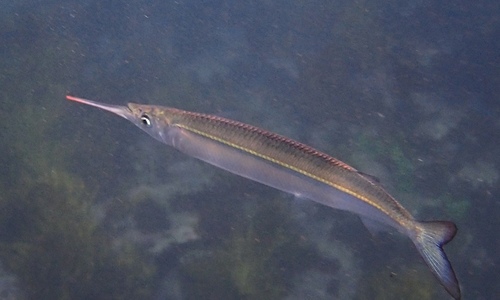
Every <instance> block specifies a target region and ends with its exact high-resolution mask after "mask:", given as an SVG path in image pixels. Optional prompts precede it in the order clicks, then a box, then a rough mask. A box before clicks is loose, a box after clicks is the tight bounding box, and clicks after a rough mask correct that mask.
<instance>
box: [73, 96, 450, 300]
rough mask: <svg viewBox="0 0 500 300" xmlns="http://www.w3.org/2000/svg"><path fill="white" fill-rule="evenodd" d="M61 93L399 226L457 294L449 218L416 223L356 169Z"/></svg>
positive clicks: (200, 122)
mask: <svg viewBox="0 0 500 300" xmlns="http://www.w3.org/2000/svg"><path fill="white" fill-rule="evenodd" d="M66 98H67V99H68V100H72V101H76V102H80V103H84V104H88V105H91V106H95V107H98V108H101V109H104V110H107V111H110V112H112V113H115V114H117V115H119V116H121V117H123V118H125V119H127V120H129V121H131V122H132V123H134V124H135V125H137V126H138V127H140V128H141V129H142V130H144V131H146V132H147V133H148V134H150V135H151V136H152V137H154V138H155V139H157V140H159V141H160V142H162V143H165V144H167V145H170V146H172V147H174V148H176V149H178V150H180V151H181V152H184V153H186V154H187V155H190V156H193V157H196V158H198V159H200V160H203V161H205V162H207V163H210V164H212V165H215V166H217V167H219V168H222V169H224V170H227V171H229V172H232V173H234V174H237V175H240V176H243V177H246V178H248V179H251V180H254V181H257V182H260V183H263V184H265V185H268V186H271V187H274V188H276V189H279V190H282V191H285V192H288V193H291V194H294V195H296V196H300V197H305V198H308V199H310V200H313V201H316V202H318V203H321V204H324V205H326V206H330V207H333V208H337V209H341V210H346V211H350V212H353V213H355V214H357V215H359V216H360V217H361V218H362V219H365V220H372V221H375V222H380V223H383V224H387V225H389V226H391V227H393V228H395V229H397V230H398V231H399V232H401V233H402V234H405V235H407V236H408V237H409V238H410V239H411V240H412V241H413V243H414V244H415V246H416V247H417V249H418V250H419V252H420V254H421V255H422V257H423V258H424V260H425V262H426V263H427V265H428V266H429V268H430V269H431V271H432V272H433V274H434V275H435V276H436V277H437V278H438V280H439V281H440V283H441V284H442V285H443V286H444V287H445V289H446V290H447V291H448V293H449V294H450V295H451V296H452V297H453V298H455V299H460V287H459V284H458V280H457V278H456V276H455V273H454V271H453V268H452V267H451V264H450V262H449V261H448V259H447V257H446V254H445V253H444V251H443V249H442V246H443V245H444V244H446V243H448V242H449V241H451V240H452V239H453V237H454V236H455V233H456V231H457V229H456V226H455V224H453V223H452V222H448V221H432V222H419V221H416V220H415V219H414V218H413V217H412V216H411V214H410V213H409V212H408V211H407V210H406V209H405V208H404V207H403V206H402V205H401V204H399V203H398V202H397V201H396V200H395V199H394V198H393V197H392V196H391V195H389V194H388V193H387V192H386V191H385V190H384V189H383V188H382V187H381V186H380V185H379V184H378V183H377V182H376V181H374V180H372V179H371V178H370V177H369V176H366V175H365V174H363V173H361V172H359V171H358V170H356V169H355V168H353V167H351V166H349V165H347V164H345V163H343V162H341V161H339V160H337V159H335V158H333V157H331V156H329V155H327V154H325V153H323V152H320V151H318V150H316V149H314V148H311V147H309V146H307V145H304V144H302V143H300V142H297V141H294V140H292V139H289V138H286V137H284V136H281V135H279V134H276V133H272V132H269V131H266V130H263V129H260V128H257V127H254V126H252V125H248V124H244V123H241V122H237V121H233V120H229V119H225V118H221V117H217V116H213V115H208V114H201V113H194V112H188V111H184V110H179V109H175V108H168V107H162V106H154V105H140V104H134V103H129V104H128V106H116V105H107V104H102V103H98V102H95V101H91V100H86V99H81V98H76V97H73V96H67V97H66Z"/></svg>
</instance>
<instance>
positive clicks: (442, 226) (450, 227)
mask: <svg viewBox="0 0 500 300" xmlns="http://www.w3.org/2000/svg"><path fill="white" fill-rule="evenodd" d="M419 224H420V229H421V230H419V231H418V233H417V235H416V236H415V238H414V239H413V243H414V244H415V246H416V247H417V249H418V251H419V252H420V255H422V257H423V258H424V260H425V262H426V263H427V265H428V266H429V268H430V269H431V271H432V273H433V274H434V275H435V276H436V277H437V278H438V279H439V281H440V282H441V284H442V285H443V286H444V288H445V289H446V291H448V293H449V294H450V295H451V296H452V297H453V298H455V299H460V286H459V285H458V280H457V277H456V276H455V272H454V271H453V268H452V267H451V264H450V261H449V260H448V258H447V257H446V253H444V250H443V245H445V244H446V243H448V242H449V241H451V240H452V239H453V237H454V236H455V233H456V232H457V227H456V226H455V224H454V223H452V222H447V221H433V222H420V223H419Z"/></svg>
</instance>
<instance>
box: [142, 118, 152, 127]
mask: <svg viewBox="0 0 500 300" xmlns="http://www.w3.org/2000/svg"><path fill="white" fill-rule="evenodd" d="M141 121H142V124H144V125H146V126H148V127H149V126H151V120H149V117H148V116H146V115H143V116H142V117H141Z"/></svg>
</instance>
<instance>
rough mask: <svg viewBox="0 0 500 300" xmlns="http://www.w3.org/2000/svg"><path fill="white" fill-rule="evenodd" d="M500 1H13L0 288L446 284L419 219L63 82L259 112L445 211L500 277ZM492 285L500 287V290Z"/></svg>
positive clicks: (483, 274) (493, 278) (205, 291)
mask: <svg viewBox="0 0 500 300" xmlns="http://www.w3.org/2000/svg"><path fill="white" fill-rule="evenodd" d="M499 12H500V2H498V1H494V0H491V1H487V0H479V1H472V2H471V1H465V0H459V1H453V2H450V1H442V0H437V1H431V0H416V1H394V0H389V1H376V0H359V1H352V0H351V1H345V0H339V1H336V0H333V1H332V0H309V1H299V0H293V1H284V0H274V1H268V0H254V1H223V0H218V1H194V0H192V1H188V0H185V1H183V0H177V1H159V0H152V1H145V0H138V1H95V0H94V1H71V0H70V1H56V0H54V1H33V0H31V1H26V0H18V1H6V0H0V101H1V106H0V153H1V155H0V170H1V172H0V189H1V192H0V299H290V300H291V299H449V298H451V297H449V295H447V293H446V291H445V290H444V288H442V287H441V286H440V285H439V283H438V281H437V280H436V279H435V278H434V277H433V275H432V274H431V272H430V271H429V269H428V268H427V266H426V265H425V263H424V262H423V260H422V259H421V258H420V257H419V254H418V252H417V251H416V249H415V248H414V246H413V245H412V243H411V242H410V240H409V239H407V238H405V237H404V236H402V235H399V234H392V233H391V232H390V233H383V234H380V235H376V236H372V235H371V234H370V233H369V232H368V231H367V230H366V229H365V228H364V227H363V225H362V223H361V222H360V221H359V219H358V218H357V217H356V216H355V215H353V214H350V213H346V212H341V211H337V210H334V209H331V208H328V207H325V206H321V205H319V204H315V203H314V202H312V201H309V200H304V199H298V198H294V197H293V196H291V195H287V194H284V193H282V192H279V191H276V190H273V189H271V188H268V187H266V186H263V185H260V184H257V183H254V182H251V181H249V180H246V179H243V178H240V177H237V176H235V175H232V174H230V173H227V172H224V171H221V170H218V169H216V168H214V167H212V166H209V165H207V164H205V163H202V162H199V161H197V160H195V159H193V158H190V157H187V156H185V155H183V154H181V153H179V152H177V151H176V150H174V149H172V148H169V147H167V146H165V145H162V144H160V143H158V142H157V141H155V140H154V139H152V138H150V137H149V136H148V135H146V134H144V133H143V132H142V131H141V130H138V129H137V128H135V127H134V125H132V124H131V123H128V122H127V121H125V120H123V119H121V118H119V117H116V116H114V115H111V114H109V113H106V112H103V111H99V110H97V109H95V108H91V107H85V106H83V105H78V104H75V103H70V102H69V101H66V100H65V95H66V94H71V95H75V96H78V97H83V98H87V99H94V100H97V101H101V102H105V103H110V104H116V105H124V104H126V103H127V102H136V103H144V104H146V103H147V104H157V105H164V106H171V107H176V108H180V109H186V110H192V111H197V112H204V113H212V114H217V115H220V116H224V117H229V118H232V119H236V120H239V121H242V122H245V123H249V124H252V125H256V126H259V127H262V128H265V129H268V130H271V131H274V132H277V133H280V134H283V135H286V136H288V137H291V138H294V139H297V140H299V141H301V142H304V143H306V144H308V145H311V146H313V147H315V148H318V149H320V150H322V151H324V152H326V153H329V154H331V155H332V156H334V157H336V158H338V159H341V160H342V161H344V162H346V163H349V164H351V165H353V166H354V167H355V168H357V169H359V170H362V171H363V172H366V173H369V174H372V175H374V176H376V177H378V178H380V181H381V182H382V184H383V185H384V187H386V189H387V190H388V191H389V192H390V193H391V194H392V195H393V196H395V198H396V199H398V200H399V201H400V202H401V204H403V205H404V206H405V207H406V208H408V209H409V210H410V211H411V213H412V214H414V216H415V217H416V218H417V219H421V220H435V219H438V220H439V219H442V220H452V221H454V222H455V223H456V224H457V226H458V228H459V231H458V234H457V236H456V237H455V239H454V240H453V241H452V242H450V243H449V244H448V245H446V247H445V250H446V252H447V254H448V257H449V259H450V260H451V262H452V265H453V267H454V269H455V272H456V273H457V276H458V278H459V280H460V283H461V287H462V293H463V298H464V299H494V298H496V297H498V295H500V281H499V279H498V278H500V268H499V263H500V259H499V255H498V252H499V251H500V239H499V238H498V232H499V228H500V202H499V201H500V185H499V181H500V174H499V169H500V146H499V145H500V96H499V95H500V14H499ZM495 295H497V296H495Z"/></svg>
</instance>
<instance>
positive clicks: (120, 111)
mask: <svg viewBox="0 0 500 300" xmlns="http://www.w3.org/2000/svg"><path fill="white" fill-rule="evenodd" d="M66 99H68V100H70V101H75V102H79V103H83V104H87V105H90V106H95V107H98V108H100V109H104V110H107V111H109V112H112V113H114V114H117V115H119V116H121V117H123V118H125V119H127V120H133V119H134V115H133V114H132V111H130V109H129V108H128V107H126V106H121V105H110V104H104V103H99V102H95V101H92V100H87V99H82V98H77V97H73V96H70V95H67V96H66Z"/></svg>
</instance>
